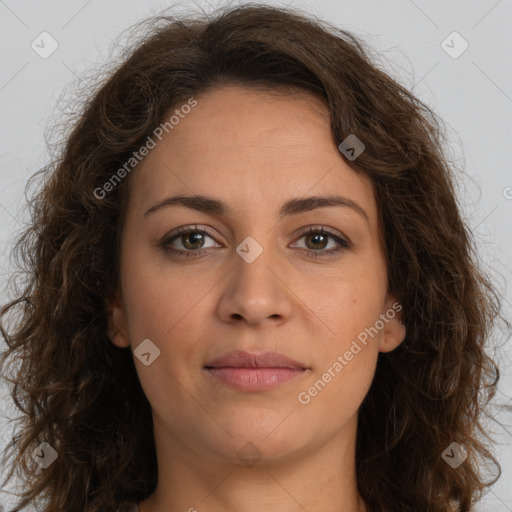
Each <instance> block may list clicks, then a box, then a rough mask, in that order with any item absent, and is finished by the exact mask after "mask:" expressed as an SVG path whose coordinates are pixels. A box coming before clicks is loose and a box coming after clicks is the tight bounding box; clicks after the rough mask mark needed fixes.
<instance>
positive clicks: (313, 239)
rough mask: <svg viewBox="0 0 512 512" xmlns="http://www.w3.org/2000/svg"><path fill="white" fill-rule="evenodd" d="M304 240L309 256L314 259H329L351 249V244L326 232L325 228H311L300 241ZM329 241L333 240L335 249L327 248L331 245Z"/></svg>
mask: <svg viewBox="0 0 512 512" xmlns="http://www.w3.org/2000/svg"><path fill="white" fill-rule="evenodd" d="M303 238H304V240H305V244H306V247H305V249H306V251H305V252H306V254H307V255H308V256H312V257H313V258H317V257H320V256H326V257H329V256H331V255H334V254H337V253H339V252H341V251H344V250H345V249H348V248H349V247H350V243H349V242H348V241H347V240H345V239H343V238H342V237H340V236H338V235H336V234H334V233H331V232H330V231H327V230H325V229H324V227H323V226H320V227H319V228H318V227H313V226H311V227H310V228H309V229H308V231H307V232H306V233H303V234H302V235H301V236H300V238H299V240H301V239H303ZM329 239H331V242H332V243H333V245H334V248H331V249H327V248H326V247H327V246H328V245H329Z"/></svg>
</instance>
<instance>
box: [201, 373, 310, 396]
mask: <svg viewBox="0 0 512 512" xmlns="http://www.w3.org/2000/svg"><path fill="white" fill-rule="evenodd" d="M206 371H207V372H208V373H209V374H210V375H212V376H213V377H214V378H215V379H218V380H220V381H221V382H223V383H224V384H226V385H228V386H231V387H234V388H236V389H240V390H242V391H265V390H267V389H273V388H275V387H277V386H279V385H280V384H282V383H284V382H288V381H291V380H293V379H296V378H298V377H300V376H301V375H303V374H304V373H305V372H306V370H305V369H294V368H232V367H223V368H206Z"/></svg>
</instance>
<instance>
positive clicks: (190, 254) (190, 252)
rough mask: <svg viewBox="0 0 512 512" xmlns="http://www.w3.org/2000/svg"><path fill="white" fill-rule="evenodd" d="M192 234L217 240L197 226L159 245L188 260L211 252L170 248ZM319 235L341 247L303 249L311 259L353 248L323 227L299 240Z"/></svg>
mask: <svg viewBox="0 0 512 512" xmlns="http://www.w3.org/2000/svg"><path fill="white" fill-rule="evenodd" d="M191 233H201V234H203V235H207V236H209V237H210V238H213V239H215V238H214V237H213V235H211V234H210V233H209V232H208V231H207V230H204V229H199V228H198V227H197V225H196V226H195V229H193V228H191V227H190V226H184V227H181V228H178V229H176V230H175V231H173V232H172V233H171V234H170V235H167V236H165V237H164V238H163V240H162V241H161V242H160V243H159V244H158V245H159V246H160V247H161V248H162V249H163V250H164V251H166V252H168V253H172V254H175V255H178V256H185V257H186V258H189V257H197V256H201V255H203V254H205V253H208V252H209V251H208V250H188V251H183V250H181V249H174V248H172V247H170V244H171V243H172V242H174V240H176V239H178V238H179V237H180V236H181V235H183V234H191ZM317 234H318V235H327V236H329V237H331V238H332V239H333V240H334V241H335V242H337V243H338V244H339V247H338V248H337V249H329V250H326V249H321V250H318V251H313V250H311V249H302V251H303V252H304V253H305V254H307V255H308V256H310V257H313V258H319V257H331V256H334V255H336V254H338V253H340V252H342V251H344V250H346V249H349V248H350V247H351V244H350V243H349V242H348V241H347V240H344V239H343V238H341V237H339V236H337V235H335V234H334V233H331V232H330V231H326V230H325V229H324V226H321V227H320V229H318V228H313V227H312V226H311V227H310V228H309V230H308V231H306V232H302V233H301V234H300V235H299V238H298V239H297V240H300V239H301V238H302V237H304V236H307V235H317Z"/></svg>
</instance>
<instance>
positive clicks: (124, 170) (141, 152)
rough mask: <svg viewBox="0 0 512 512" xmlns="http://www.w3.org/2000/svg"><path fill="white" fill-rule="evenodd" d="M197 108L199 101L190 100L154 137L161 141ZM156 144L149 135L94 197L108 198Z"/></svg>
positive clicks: (177, 110)
mask: <svg viewBox="0 0 512 512" xmlns="http://www.w3.org/2000/svg"><path fill="white" fill-rule="evenodd" d="M195 106H197V100H195V99H194V98H189V99H188V101H187V103H185V104H184V105H182V106H181V107H180V108H177V109H175V110H174V114H173V115H172V116H171V117H170V118H169V119H168V120H167V121H166V122H165V123H161V124H160V125H159V126H157V127H156V128H155V129H154V130H153V136H154V137H155V138H157V139H158V140H160V141H161V140H162V137H163V134H164V132H165V133H169V132H170V131H171V130H173V129H174V127H175V126H176V125H178V124H179V122H180V120H181V119H183V118H184V117H185V116H186V115H187V114H189V113H190V112H191V110H192V108H194V107H195ZM156 144H157V143H156V141H155V140H154V138H153V137H152V136H151V135H149V136H148V138H147V139H146V142H145V143H144V144H143V145H142V146H141V147H140V148H139V149H138V151H134V152H133V153H132V156H131V157H130V158H129V159H128V160H127V161H126V162H125V163H124V165H123V166H122V167H120V168H119V169H118V170H117V171H116V172H115V173H114V174H112V176H111V177H110V178H109V179H108V180H107V181H105V183H103V185H102V186H101V187H96V188H95V189H94V197H96V199H103V198H104V197H106V195H107V193H108V192H111V191H112V190H113V189H114V188H115V186H116V185H117V184H118V183H120V182H121V180H122V179H123V178H124V177H125V176H126V175H127V174H129V173H130V171H131V170H132V169H133V168H134V167H135V166H136V165H137V164H138V163H139V162H141V161H142V160H143V159H144V157H146V156H147V155H149V152H150V151H151V150H152V149H154V148H155V147H156Z"/></svg>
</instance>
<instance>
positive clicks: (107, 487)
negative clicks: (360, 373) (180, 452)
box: [1, 3, 508, 512]
mask: <svg viewBox="0 0 512 512" xmlns="http://www.w3.org/2000/svg"><path fill="white" fill-rule="evenodd" d="M139 26H141V25H137V27H139ZM142 26H143V27H144V29H145V30H144V35H143V36H142V37H141V38H139V39H137V40H136V42H135V43H132V44H131V45H130V46H129V47H128V48H126V49H125V50H124V51H123V52H122V53H121V57H120V62H119V63H116V64H115V65H113V63H112V62H110V63H109V64H110V71H109V73H108V74H107V75H106V76H105V77H104V78H103V79H102V80H98V83H97V86H96V88H94V89H93V90H92V92H91V90H89V94H88V96H87V98H86V100H85V101H84V103H83V106H82V108H81V111H80V112H78V113H74V117H73V121H72V123H71V122H70V123H69V126H70V127H69V131H68V133H67V135H66V137H65V139H64V140H63V141H61V143H60V150H59V152H58V155H57V156H56V157H55V158H52V162H51V163H50V164H49V165H48V166H46V167H45V168H43V169H42V170H40V171H39V172H38V173H36V174H35V175H34V177H33V179H34V178H35V177H37V176H38V177H40V178H42V181H43V183H42V184H41V185H40V189H39V190H38V191H37V193H36V194H34V196H33V197H32V198H31V199H29V206H30V212H31V217H30V219H31V220H30V223H29V225H28V226H27V227H26V229H25V230H24V232H23V233H22V234H21V236H20V237H19V239H18V240H17V243H16V245H15V248H14V252H15V253H16V255H17V257H18V262H19V264H20V265H21V266H22V267H23V270H24V274H23V275H24V280H23V282H22V287H21V288H19V289H18V292H17V295H16V297H14V298H13V299H12V300H11V301H10V302H9V303H8V304H6V305H4V307H3V309H2V325H1V332H2V335H3V337H4V339H5V341H6V343H7V349H6V350H5V351H4V353H2V369H3V370H4V369H8V370H10V371H9V372H4V373H5V375H4V376H5V378H6V379H7V380H8V381H9V383H10V393H11V396H12V398H13V401H14V404H15V406H16V407H17V409H19V411H21V415H20V417H19V419H18V421H19V422H20V427H19V428H18V430H17V431H16V433H15V435H14V436H13V438H12V442H11V443H10V445H9V446H8V450H7V452H6V454H5V456H4V457H5V459H6V460H7V461H8V462H9V463H10V471H9V474H8V475H7V478H6V482H7V481H10V479H12V478H14V476H15V475H17V476H20V477H21V478H22V479H23V480H24V485H23V491H22V492H20V495H19V497H20V501H19V503H18V504H17V505H16V508H15V509H14V510H13V512H17V511H19V510H22V509H23V508H25V507H26V506H27V505H28V504H30V503H42V504H43V508H42V509H41V510H43V511H44V512H68V511H70V510H72V511H84V512H97V511H101V512H114V511H117V510H120V508H119V507H120V504H125V503H128V502H137V501H141V500H143V499H145V498H146V497H148V496H149V495H150V494H151V493H152V492H153V490H154V489H155V487H156V483H157V463H156V453H155V445H154V437H153V428H152V427H153V425H152V417H151V406H150V404H149V402H148V400H147V398H146V396H145V394H144V392H143V390H142V387H141V385H140V382H139V380H138V376H137V373H136V369H135V365H134V361H133V356H132V353H131V350H130V349H129V348H118V347H116V346H114V345H113V344H112V343H111V341H110V340H109V338H108V336H107V312H106V306H105V304H106V299H107V298H108V297H109V296H110V294H111V293H113V292H114V290H116V288H117V286H118V284H119V245H120V244H119V242H120V232H121V227H122V225H123V221H124V218H125V212H126V208H127V198H128V196H129V192H130V188H129V187H130V183H131V181H132V180H131V176H132V175H133V173H135V172H136V166H134V170H133V171H131V172H128V171H127V172H126V173H125V174H126V176H125V177H124V178H123V179H122V180H119V183H118V184H116V186H115V187H111V190H109V191H108V193H102V194H98V192H97V191H98V188H101V187H102V186H103V185H104V184H105V183H106V182H107V181H109V180H111V178H112V176H113V175H114V173H115V172H116V170H118V169H120V168H122V166H123V165H125V164H126V162H127V161H129V160H130V159H131V158H133V155H134V152H135V151H136V150H137V149H139V148H140V147H141V146H142V145H143V144H144V141H146V140H147V139H148V137H150V136H151V135H152V134H153V133H154V131H155V128H156V127H158V126H159V125H160V124H161V123H162V122H163V121H164V120H165V119H167V116H168V115H169V113H170V112H172V109H173V108H175V107H176V106H178V105H180V104H183V103H185V102H186V101H187V100H188V99H190V98H191V97H193V96H197V95H199V94H201V93H203V92H206V91H208V90H210V89H212V88H213V87H216V86H219V85H225V84H228V85H229V84H234V85H242V86H243V87H247V88H256V89H261V90H267V91H278V90H283V91H284V90H285V89H288V90H290V89H292V90H296V91H301V90H306V91H310V92H312V93H314V94H315V95H317V96H318V97H319V98H321V99H323V101H325V104H326V105H327V106H328V108H329V111H330V114H331V118H330V122H331V131H332V135H333V137H334V139H335V141H337V143H340V142H341V141H343V140H344V139H345V138H346V137H347V136H348V135H350V134H356V135H357V137H358V138H359V139H360V140H362V141H364V144H365V151H364V152H363V153H362V154H361V155H360V156H359V157H358V158H357V165H356V163H355V162H349V165H351V167H352V168H353V170H354V171H356V172H358V173H364V174H365V175H366V176H368V177H369V178H370V179H371V181H372V183H373V187H374V190H375V194H376V199H377V207H378V212H379V217H380V219H379V220H380V227H381V236H382V239H383V241H384V243H385V249H386V263H387V270H388V284H389V291H390V292H392V293H393V294H395V296H396V297H398V298H399V300H400V302H401V304H402V305H403V313H404V317H403V320H404V323H405V325H406V327H407V336H406V340H405V342H404V343H403V344H402V345H401V346H400V347H398V348H397V349H396V350H394V351H392V352H389V353H379V356H378V363H377V368H376V373H375V376H374V380H373V383H372V385H371V388H370V390H369V392H368V394H367V395H366V397H365V399H364V401H363V403H362V405H361V407H360V409H359V426H358V433H357V444H356V469H357V483H358V489H359V492H360V494H361V496H362V497H363V499H364V500H365V502H366V504H367V506H368V507H369V510H372V511H373V510H375V511H377V510H378V511H387V512H396V511H397V510H400V511H401V512H426V511H429V512H441V511H443V512H445V511H446V510H457V511H460V512H462V511H468V510H470V508H471V507H472V506H473V504H474V503H475V502H476V501H477V500H478V499H480V497H481V496H482V494H483V491H484V490H485V488H486V487H489V486H491V485H492V484H493V483H494V482H495V481H496V480H497V478H498V477H497V476H496V477H495V478H494V479H491V480H490V481H486V479H485V475H484V474H483V467H484V466H485V465H486V464H487V463H491V464H492V465H494V467H497V468H498V473H499V469H500V467H499V464H498V462H497V460H496V459H495V457H494V456H493V454H492V453H491V452H490V451H489V448H488V445H487V442H486V440H489V441H492V440H491V438H490V437H489V435H488V433H487V432H486V430H485V428H483V421H482V419H483V416H484V412H485V411H486V408H487V407H488V405H489V402H490V401H491V399H492V397H493V395H494V394H495V391H496V386H497V381H498V378H499V371H498V367H497V364H496V363H495V362H494V361H493V359H492V358H491V357H490V355H489V353H488V345H489V342H490V341H491V339H492V333H493V332H494V328H495V326H496V324H497V323H498V320H499V319H501V318H502V317H501V313H500V311H501V305H500V297H499V295H498V293H497V291H496V289H495V288H494V285H493V284H492V282H491V279H490V278H489V277H487V275H486V272H485V271H484V270H483V265H482V264H481V262H479V258H478V253H477V250H476V243H475V240H474V235H472V233H471V232H470V230H469V228H468V226H467V224H466V221H465V220H464V219H463V217H462V215H461V213H460V211H459V205H458V202H457V199H456V190H455V185H456V181H455V174H454V169H453V168H452V165H451V164H449V159H448V158H447V157H446V155H445V151H444V149H443V134H442V130H441V123H440V120H439V119H438V117H437V116H436V114H435V113H434V112H433V111H432V110H431V109H430V108H429V107H428V106H427V105H425V104H424V103H423V102H421V101H420V100H419V99H418V98H416V97H415V96H414V95H413V94H412V93H411V92H410V91H408V90H407V89H406V88H405V87H404V86H402V85H400V84H399V83H398V81H397V80H395V79H393V78H392V77H391V76H389V74H387V73H386V72H385V71H383V70H381V69H380V68H379V65H378V64H377V63H376V62H375V60H374V59H373V58H372V56H371V50H370V49H369V48H368V47H367V45H366V43H363V42H362V41H361V40H360V39H359V38H358V37H356V36H355V35H353V34H351V33H350V32H348V31H346V30H341V29H339V28H337V27H335V26H333V25H331V24H329V23H327V22H325V21H321V20H318V19H316V18H315V17H314V16H313V15H311V14H307V15H306V14H304V13H302V12H300V11H299V10H297V9H294V10H291V9H289V8H277V7H270V6H264V5H258V4H253V3H249V4H246V5H242V6H237V7H236V8H229V9H227V8H223V9H221V10H220V12H215V13H214V15H212V14H210V15H206V14H203V15H197V14H196V15H193V16H181V17H178V16H170V15H167V14H165V15H164V14H162V15H159V16H155V17H152V18H150V19H149V20H146V21H145V22H143V24H142ZM125 169H126V167H125ZM7 315H8V316H7ZM7 318H9V319H10V320H11V321H10V322H8V323H9V326H7ZM507 325H508V323H507ZM42 442H47V443H48V444H49V445H50V446H51V447H53V448H54V449H55V451H56V452H57V453H58V459H57V461H56V463H54V464H51V465H50V466H49V467H47V468H46V469H44V470H41V469H40V468H38V466H37V465H36V462H35V461H34V459H33V458H32V454H33V452H34V450H35V449H36V447H38V446H39V445H40V444H41V443H42ZM451 443H458V444H460V445H461V446H463V447H464V449H465V450H466V452H467V459H466V460H465V462H464V463H463V464H461V465H460V466H459V467H458V468H457V469H456V470H455V469H453V468H452V467H450V465H448V464H447V463H446V462H445V461H444V460H443V458H442V453H443V451H444V450H445V449H446V448H447V447H449V446H450V444H451Z"/></svg>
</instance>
